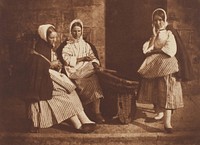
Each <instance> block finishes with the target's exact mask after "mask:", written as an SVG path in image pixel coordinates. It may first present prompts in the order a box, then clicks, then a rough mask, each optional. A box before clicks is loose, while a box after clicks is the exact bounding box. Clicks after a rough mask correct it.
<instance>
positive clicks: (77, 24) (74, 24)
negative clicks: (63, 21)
mask: <svg viewBox="0 0 200 145" xmlns="http://www.w3.org/2000/svg"><path fill="white" fill-rule="evenodd" d="M75 26H79V27H81V29H82V25H81V23H80V22H75V23H73V24H72V27H71V30H72V29H73V28H74V27H75Z"/></svg>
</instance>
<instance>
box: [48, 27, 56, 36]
mask: <svg viewBox="0 0 200 145" xmlns="http://www.w3.org/2000/svg"><path fill="white" fill-rule="evenodd" d="M52 32H57V31H56V29H55V28H54V27H52V26H50V27H49V28H48V29H47V37H48V36H49V35H50V34H51V33H52Z"/></svg>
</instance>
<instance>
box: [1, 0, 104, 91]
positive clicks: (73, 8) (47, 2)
mask: <svg viewBox="0 0 200 145" xmlns="http://www.w3.org/2000/svg"><path fill="white" fill-rule="evenodd" d="M104 5H105V2H104V0H17V1H16V0H0V8H1V9H0V19H1V24H0V28H1V36H0V40H1V45H0V47H1V48H0V52H1V53H0V56H1V57H0V60H1V61H0V63H1V64H6V66H5V67H4V69H3V71H2V69H1V71H0V81H1V82H3V83H1V84H3V85H2V87H3V88H2V89H1V85H0V94H1V90H4V89H5V87H4V85H5V84H6V83H7V82H8V78H9V77H10V76H12V77H15V83H16V79H17V82H20V76H23V71H25V70H23V62H24V61H25V59H24V54H23V53H24V52H25V51H27V50H28V49H29V48H30V47H32V43H31V41H30V40H31V39H32V38H31V36H30V35H31V34H32V33H36V31H37V28H38V26H39V25H41V24H46V23H50V24H53V25H55V26H56V28H57V31H58V32H59V41H60V42H61V41H63V40H64V39H65V38H66V37H67V36H68V34H69V24H70V22H71V21H72V20H73V19H75V18H79V19H81V20H82V21H83V24H84V37H85V38H86V39H87V40H88V41H90V42H91V43H93V44H94V45H95V46H96V48H97V51H98V54H99V58H100V61H101V63H102V65H103V66H104V64H105V59H104V58H105V57H104V55H105V26H104V24H105V22H104V15H105V14H104V7H105V6H104ZM27 34H28V35H27ZM24 37H27V38H25V39H24ZM22 38H23V39H22ZM18 40H19V41H23V42H24V43H23V44H22V43H20V44H19V43H18ZM16 42H17V43H16ZM5 62H6V63H5ZM1 66H2V65H1ZM9 72H10V73H12V74H11V75H10V76H9V75H8V74H9ZM10 85H11V86H13V87H14V86H16V85H13V81H12V82H11V84H10ZM17 86H19V85H17ZM10 89H12V87H11V88H10ZM15 90H20V89H19V88H16V89H15Z"/></svg>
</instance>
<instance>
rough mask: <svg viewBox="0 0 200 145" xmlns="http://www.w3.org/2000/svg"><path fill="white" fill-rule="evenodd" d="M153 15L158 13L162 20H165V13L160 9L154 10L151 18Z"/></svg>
mask: <svg viewBox="0 0 200 145" xmlns="http://www.w3.org/2000/svg"><path fill="white" fill-rule="evenodd" d="M155 15H158V16H160V17H161V18H162V20H163V21H165V19H166V18H165V13H164V12H163V11H162V10H156V11H155V12H154V13H153V18H154V16H155Z"/></svg>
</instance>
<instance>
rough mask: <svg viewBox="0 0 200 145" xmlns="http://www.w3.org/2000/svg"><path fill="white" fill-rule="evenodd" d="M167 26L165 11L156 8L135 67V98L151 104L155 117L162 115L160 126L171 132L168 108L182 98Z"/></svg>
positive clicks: (180, 102) (174, 49)
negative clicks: (150, 32) (149, 34)
mask: <svg viewBox="0 0 200 145" xmlns="http://www.w3.org/2000/svg"><path fill="white" fill-rule="evenodd" d="M167 25H168V23H167V15H166V12H165V11H164V10H163V9H161V8H158V9H156V10H155V11H154V12H153V14H152V26H153V36H152V37H151V38H150V40H149V41H147V42H145V43H144V45H143V53H144V54H145V55H146V59H145V60H144V62H143V64H142V65H141V67H140V68H139V70H138V72H139V73H140V75H141V76H142V80H141V86H140V88H139V91H138V97H139V100H146V101H148V102H151V103H153V104H154V105H155V107H156V111H157V115H156V116H155V119H157V120H158V119H161V118H162V117H163V116H164V129H165V131H166V132H167V133H172V125H171V114H172V110H175V109H177V108H181V107H183V98H182V88H181V83H180V81H178V80H177V79H176V77H175V74H176V73H177V72H178V71H179V65H178V61H177V58H176V57H175V55H176V53H177V44H176V40H175V37H174V35H173V34H172V32H171V31H170V30H167V29H166V27H167Z"/></svg>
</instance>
